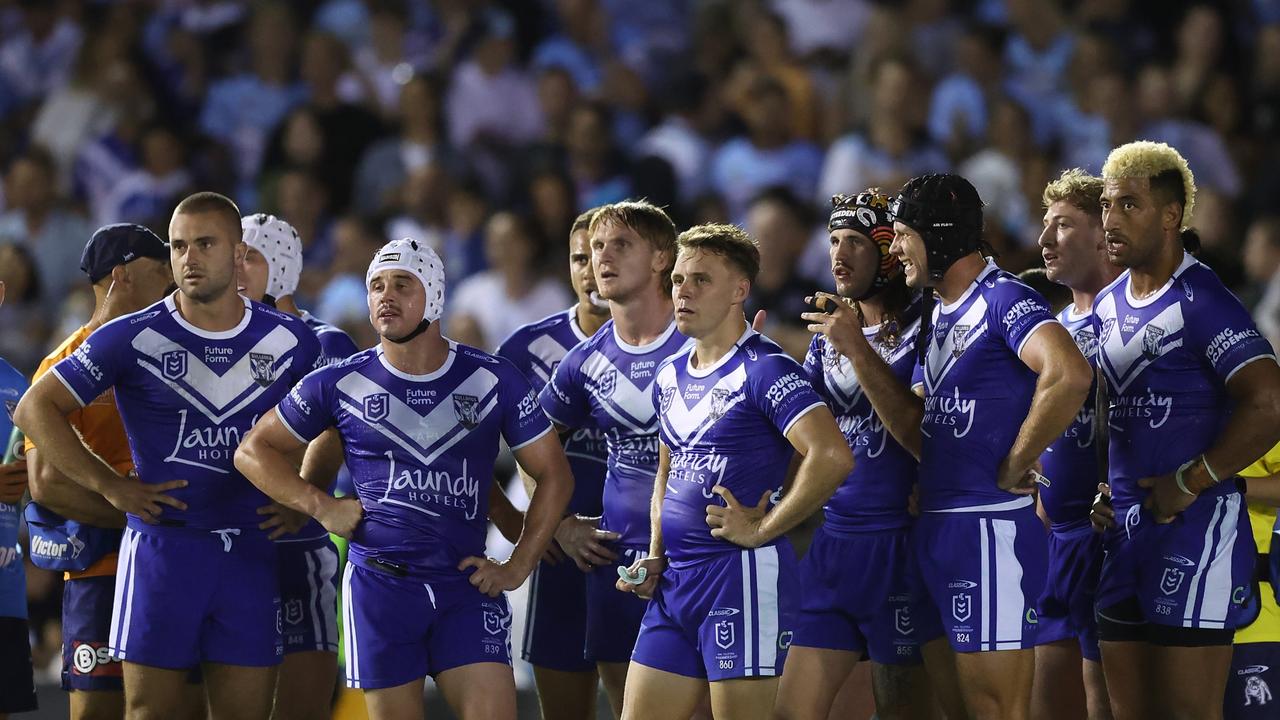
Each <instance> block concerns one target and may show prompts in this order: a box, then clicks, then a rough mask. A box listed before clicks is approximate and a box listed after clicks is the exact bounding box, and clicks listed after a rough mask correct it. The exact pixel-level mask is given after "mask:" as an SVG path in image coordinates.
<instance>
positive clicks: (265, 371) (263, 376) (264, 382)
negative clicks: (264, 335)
mask: <svg viewBox="0 0 1280 720" xmlns="http://www.w3.org/2000/svg"><path fill="white" fill-rule="evenodd" d="M275 364H276V357H275V356H274V355H269V354H267V353H256V352H251V353H249V374H250V375H252V376H253V381H254V382H256V383H258V384H259V385H261V386H262V387H266V386H268V385H270V384H271V381H272V380H275V372H274V371H273V370H272V367H271V366H272V365H275Z"/></svg>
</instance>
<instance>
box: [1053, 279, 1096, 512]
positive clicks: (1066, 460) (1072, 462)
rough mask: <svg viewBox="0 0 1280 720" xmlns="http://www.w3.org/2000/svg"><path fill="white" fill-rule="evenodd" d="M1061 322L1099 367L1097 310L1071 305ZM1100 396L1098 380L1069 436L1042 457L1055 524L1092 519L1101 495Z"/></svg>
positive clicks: (1068, 430) (1063, 313) (1060, 319)
mask: <svg viewBox="0 0 1280 720" xmlns="http://www.w3.org/2000/svg"><path fill="white" fill-rule="evenodd" d="M1058 322H1060V323H1062V326H1063V327H1065V328H1066V329H1067V332H1068V333H1070V334H1071V339H1072V340H1075V343H1076V347H1078V348H1080V354H1082V355H1084V359H1085V360H1088V361H1089V365H1090V366H1091V367H1096V366H1097V364H1098V335H1097V333H1095V332H1094V330H1093V310H1089V311H1086V312H1084V313H1077V312H1076V308H1075V305H1067V306H1066V307H1065V308H1063V309H1062V312H1060V313H1058ZM1097 394H1098V383H1097V381H1096V380H1095V381H1094V382H1093V384H1092V385H1090V386H1089V397H1088V398H1086V399H1085V401H1084V406H1083V407H1081V408H1080V410H1079V411H1078V412H1077V413H1076V417H1075V419H1074V420H1072V421H1071V425H1069V426H1067V430H1066V432H1064V433H1063V434H1062V435H1061V436H1059V437H1058V439H1057V440H1054V441H1053V442H1052V443H1050V445H1049V447H1047V448H1045V451H1044V454H1043V455H1041V456H1040V464H1041V465H1043V466H1044V476H1045V477H1046V478H1048V479H1049V485H1047V486H1045V487H1041V488H1040V502H1041V503H1043V504H1044V511H1045V514H1046V515H1048V516H1049V519H1050V520H1052V521H1053V523H1054V524H1058V523H1072V522H1082V521H1084V520H1087V519H1088V518H1089V510H1090V509H1091V508H1092V507H1093V496H1094V494H1095V493H1096V492H1097V491H1098V480H1099V478H1098V455H1097V449H1096V448H1095V446H1094V443H1093V438H1094V424H1093V418H1094V414H1095V413H1094V403H1095V402H1096V399H1097Z"/></svg>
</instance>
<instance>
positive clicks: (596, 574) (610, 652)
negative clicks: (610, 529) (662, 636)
mask: <svg viewBox="0 0 1280 720" xmlns="http://www.w3.org/2000/svg"><path fill="white" fill-rule="evenodd" d="M614 550H615V551H616V552H617V553H618V560H617V564H618V565H621V566H622V567H631V564H632V563H634V562H635V561H636V560H637V559H639V558H643V557H648V556H649V548H647V547H646V548H641V547H625V546H622V545H614ZM648 607H649V601H648V600H643V599H641V598H640V597H638V596H636V595H634V594H632V593H624V592H622V591H621V590H619V589H618V573H617V571H616V570H614V566H613V565H606V566H604V567H599V568H596V569H595V570H593V571H592V572H589V573H587V643H586V655H585V656H586V658H587V660H589V661H590V662H593V663H624V662H627V661H629V660H630V659H631V650H632V648H634V647H635V646H636V636H637V635H639V634H640V621H641V620H642V619H644V611H645V609H646V608H648Z"/></svg>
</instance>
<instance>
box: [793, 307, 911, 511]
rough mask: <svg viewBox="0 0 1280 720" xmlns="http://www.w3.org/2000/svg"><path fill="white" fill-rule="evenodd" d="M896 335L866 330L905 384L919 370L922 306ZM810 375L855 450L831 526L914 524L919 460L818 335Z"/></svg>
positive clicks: (809, 358)
mask: <svg viewBox="0 0 1280 720" xmlns="http://www.w3.org/2000/svg"><path fill="white" fill-rule="evenodd" d="M896 322H897V323H898V325H899V330H898V332H896V333H891V334H887V335H882V333H881V327H880V326H879V325H876V326H873V327H867V328H863V331H862V332H863V335H865V336H866V338H867V342H869V343H871V346H872V347H873V348H875V350H876V352H878V353H879V354H880V357H882V358H884V361H885V362H886V363H888V364H889V367H890V369H892V370H893V374H894V375H895V376H896V377H897V378H898V379H899V380H901V381H902V383H903V384H904V385H906V384H908V383H910V381H911V371H912V368H913V366H914V365H915V360H916V355H915V344H916V336H917V335H918V334H919V332H920V303H919V302H918V301H917V302H915V303H913V304H912V305H911V306H910V307H908V308H907V310H906V311H905V312H904V313H903V315H902V317H901V318H900V319H899V320H897V321H896ZM804 369H805V374H806V376H807V377H808V379H809V382H810V383H812V384H813V387H814V389H815V390H817V391H818V393H819V394H820V395H821V396H822V397H823V399H825V400H826V401H827V404H828V405H829V406H830V407H831V412H832V413H833V414H834V415H835V418H836V424H838V425H839V426H840V432H842V433H843V434H844V438H845V440H846V441H847V442H848V443H849V447H850V449H851V450H852V451H853V471H852V472H851V473H849V476H848V477H847V478H845V481H844V482H843V483H841V484H840V487H839V488H837V489H836V492H835V494H834V495H832V496H831V499H830V500H829V501H828V502H827V504H826V506H825V508H824V509H825V511H826V524H827V526H828V527H832V528H835V529H846V530H860V531H861V530H888V529H895V528H905V527H907V526H909V525H910V524H911V516H910V514H909V513H908V512H907V498H908V497H909V496H910V494H911V489H912V487H913V486H914V485H915V483H916V473H917V467H916V459H915V458H914V457H912V456H911V453H909V452H907V451H906V450H905V449H903V447H902V446H901V445H899V444H898V443H897V441H895V440H894V439H893V437H892V436H891V435H890V434H889V431H888V430H886V429H885V426H884V423H883V422H882V421H881V420H880V416H879V415H878V414H877V413H876V411H875V408H873V407H872V406H871V400H869V399H868V398H867V396H866V394H864V393H863V391H862V383H861V382H859V380H858V376H857V374H855V373H854V371H853V364H852V363H850V362H849V359H848V358H846V357H844V356H843V355H840V354H839V353H837V352H836V351H835V348H833V347H832V346H831V344H830V343H828V342H827V339H826V336H825V335H821V334H819V335H815V336H814V338H813V342H811V343H810V344H809V352H808V353H807V354H806V355H805V359H804Z"/></svg>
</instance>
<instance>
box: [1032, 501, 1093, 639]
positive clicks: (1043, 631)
mask: <svg viewBox="0 0 1280 720" xmlns="http://www.w3.org/2000/svg"><path fill="white" fill-rule="evenodd" d="M1101 570H1102V535H1100V534H1098V533H1096V532H1094V531H1093V527H1092V526H1091V525H1090V524H1089V520H1088V519H1085V520H1082V521H1079V522H1076V523H1071V524H1069V525H1067V524H1064V525H1063V526H1062V527H1061V528H1060V527H1058V526H1056V525H1055V526H1054V528H1053V529H1051V530H1050V531H1049V573H1048V575H1047V576H1046V577H1045V582H1044V592H1042V593H1040V601H1039V603H1037V610H1038V612H1039V614H1040V629H1039V631H1038V633H1039V638H1038V640H1037V642H1039V643H1042V644H1043V643H1051V642H1058V641H1060V640H1071V639H1074V640H1076V641H1077V642H1079V643H1080V654H1081V655H1082V656H1084V658H1085V659H1086V660H1093V661H1095V662H1101V661H1102V654H1101V653H1100V652H1099V651H1098V621H1097V619H1096V618H1095V617H1094V608H1093V601H1094V595H1095V593H1096V592H1097V589H1098V574H1099V573H1100V572H1101Z"/></svg>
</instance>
